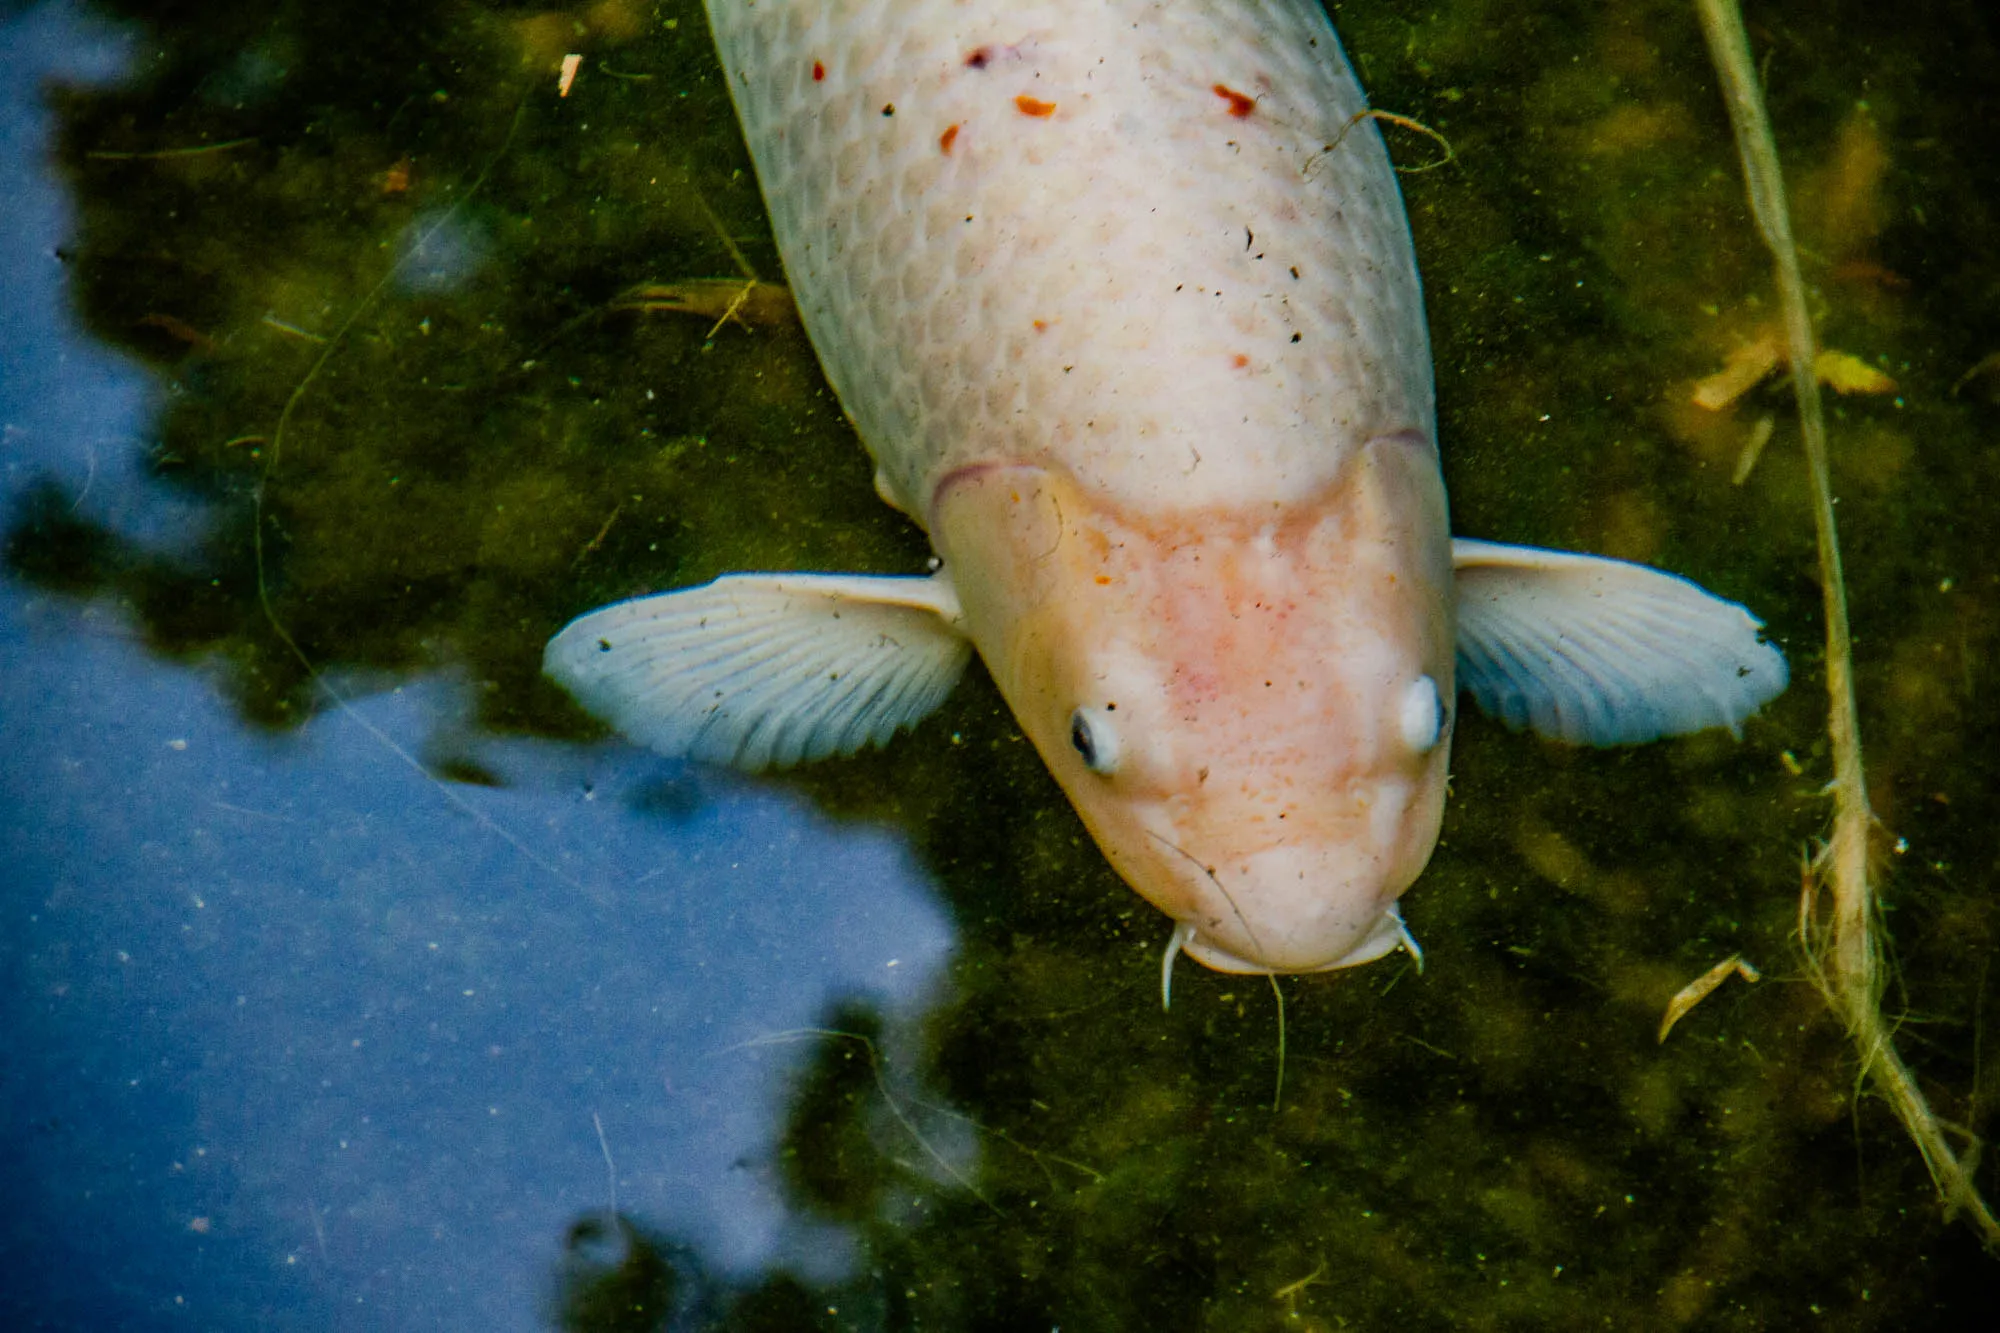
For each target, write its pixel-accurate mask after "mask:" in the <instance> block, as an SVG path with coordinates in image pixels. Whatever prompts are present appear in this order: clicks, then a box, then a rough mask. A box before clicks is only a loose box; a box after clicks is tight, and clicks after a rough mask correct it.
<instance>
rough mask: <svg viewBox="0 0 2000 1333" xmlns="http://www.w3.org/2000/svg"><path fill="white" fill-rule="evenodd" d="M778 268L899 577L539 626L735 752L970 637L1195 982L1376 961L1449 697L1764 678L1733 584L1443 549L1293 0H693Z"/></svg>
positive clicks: (656, 722) (1439, 799)
mask: <svg viewBox="0 0 2000 1333" xmlns="http://www.w3.org/2000/svg"><path fill="white" fill-rule="evenodd" d="M708 11H709V21H710V24H711V26H712V27H713V29H714V31H715V37H716V43H717V46H718V47H719V49H720V52H721V57H722V67H723V69H724V71H725V73H726V75H727V78H728V82H729V91H730V94H731V96H732V97H733V98H734V99H735V103H736V110H737V113H738V115H739V117H740V118H741V120H742V123H743V131H744V135H745V137H746V138H747V139H748V141H749V146H750V152H751V156H752V157H753V158H754V159H755V162H756V166H757V174H758V178H759V181H760V183H761V184H762V186H763V191H764V199H765V202H766V204H767V205H768V207H769V209H770V215H771V226H772V230H773V232H774V234H775V236H776V239H777V243H778V248H779V251H780V252H781V254H782V256H783V258H784V263H785V269H786V273H787V275H788V277H789V280H790V283H791V287H792V291H793V292H794V294H795V295H796V297H797V300H798V305H799V310H800V313H801V315H802V316H803V318H804V321H805V326H806V329H807V331H808V333H809V334H810V335H811V338H812V342H813V345H814V347H815V348H816V349H817V351H818V353H819V357H820V362H821V364H822V365H823V366H824V367H825V370H826V374H827V378H828V380H829V381H831V383H832V385H833V388H834V389H835V391H836V392H837V393H838V394H839V396H840V401H841V403H842V404H843V405H844V406H845V408H846V410H847V412H848V414H849V415H850V416H851V417H852V418H853V421H854V424H855V426H856V428H857V429H858V431H859V433H860V436H861V439H862V441H863V443H864V444H865V445H866V446H867V448H868V450H869V452H870V453H871V454H872V455H873V457H874V460H875V463H876V468H877V471H876V478H875V482H876V489H877V491H878V492H879V493H880V494H881V496H882V498H883V499H884V500H886V501H887V502H888V503H889V504H891V505H894V506H895V507H896V508H897V509H900V510H901V511H902V512H903V513H905V514H907V515H909V516H910V517H911V518H912V519H914V520H915V521H916V522H918V523H920V524H921V525H922V526H923V527H924V528H925V529H926V531H927V532H928V533H929V535H930V538H931V542H932V544H933V546H934V548H935V550H936V552H937V554H938V555H939V556H940V557H941V558H942V565H941V567H940V568H939V569H938V570H937V572H935V573H933V574H931V575H930V576H928V577H921V576H919V577H866V576H860V575H817V574H739V575H732V576H730V577H726V578H720V579H717V580H715V581H714V582H713V583H710V584H707V585H705V586H703V587H698V588H690V589H685V590H682V591H678V592H671V593H666V594H664V595H660V596H653V597H644V598H639V599H637V600H634V601H629V602H622V603H619V604H617V605H614V606H609V607H605V608H603V609H601V610H598V611H595V612H592V613H591V614H589V615H586V616H584V617H582V618H581V619H579V620H577V621H575V622H574V623H572V624H571V625H570V626H569V627H568V628H566V629H564V630H563V632H562V633H561V634H559V635H557V636H556V637H555V638H554V639H553V640H551V641H550V643H549V645H548V651H547V656H546V659H545V663H544V665H545V669H546V670H547V672H548V673H549V675H551V676H552V677H554V678H555V679H556V680H557V681H559V682H560V683H561V684H562V685H563V686H565V687H566V688H567V689H568V690H569V691H570V692H571V693H572V694H573V695H575V697H576V698H577V699H578V700H579V701H581V702H582V703H583V704H584V706H585V707H587V708H589V709H590V710H591V711H592V712H594V713H596V714H598V715H599V716H601V717H603V718H605V719H606V720H607V721H609V722H611V723H612V724H613V725H615V726H616V727H618V728H619V730H621V731H623V732H625V733H626V734H627V735H629V736H632V737H634V738H635V739H637V740H640V741H642V742H644V743H646V744H648V745H651V746H652V747H654V748H655V749H657V750H659V751H661V752H662V753H665V754H669V755H675V756H682V757H688V758H694V759H700V760H706V761H710V762H714V763H721V764H731V765H735V766H736V767H738V768H742V769H749V770H755V769H761V768H764V767H767V766H772V765H786V764H794V763H799V762H802V761H806V760H813V759H819V758H823V757H825V756H828V755H835V754H850V753H852V752H854V751H856V750H858V749H859V748H861V747H862V746H864V745H869V744H879V743H881V742H884V741H886V740H888V739H889V738H890V737H891V736H893V735H894V734H895V733H896V731H897V730H898V729H899V728H902V727H905V726H909V725H911V724H913V723H915V722H916V721H918V720H919V719H920V718H922V717H924V716H925V715H927V714H929V713H930V712H931V711H933V710H934V709H935V708H937V707H938V705H939V704H940V703H941V702H942V701H943V699H944V698H945V696H946V695H947V694H948V693H949V692H950V690H951V688H952V686H953V684H954V683H955V682H956V680H957V679H958V677H959V675H960V673H961V672H962V671H963V670H964V668H965V665H966V663H967V661H968V660H969V658H970V656H971V653H972V651H973V650H974V649H977V650H978V652H979V655H980V657H981V658H983V659H984V660H985V663H986V666H987V669H988V670H989V671H990V672H991V673H992V675H993V679H994V681H995V682H996V683H997V684H998V686H999V688H1000V692H1001V693H1002V694H1003V695H1004V696H1005V697H1006V699H1007V702H1008V704H1009V705H1010V706H1011V707H1012V708H1013V710H1014V715H1015V717H1016V718H1017V719H1018V720H1019V722H1020V725H1021V728H1022V730H1023V731H1024V732H1025V733H1026V734H1027V736H1028V737H1029V739H1030V740H1032V741H1033V742H1034V744H1035V747H1036V748H1037V749H1038V750H1039V751H1040V753H1041V755H1042V758H1043V759H1044V760H1045V761H1046V762H1047V764H1048V766H1049V769H1050V771H1051V772H1052V773H1053V774H1054V775H1055V777H1056V780H1057V781H1058V782H1059V783H1061V784H1062V787H1063V790H1064V791H1065V792H1066V793H1067V794H1068V795H1069V798H1070V800H1071V801H1072V802H1073V803H1074V804H1075V806H1076V809H1077V812H1078V814H1080V815H1081V816H1082V818H1083V822H1084V823H1085V824H1086V825H1087V826H1088V827H1089V829H1090V831H1091V833H1092V835H1093V836H1094V837H1095V838H1096V839H1097V842H1098V845H1099V846H1100V847H1101V848H1102V849H1103V851H1104V854H1105V856H1106V857H1107V858H1108V859H1109V860H1110V862H1111V864H1112V865H1113V866H1114V867H1116V868H1117V870H1118V872H1119V874H1121V875H1122V876H1123V877H1124V878H1125V880H1126V881H1127V882H1128V883H1129V884H1131V885H1132V887H1133V888H1135V889H1136V890H1138V892H1139V893H1141V894H1142V895H1144V896H1145V897H1146V898H1147V899H1149V900H1150V901H1151V902H1153V903H1154V904H1155V905H1156V906H1158V907H1159V908H1160V909H1161V910H1162V911H1163V912H1165V913H1166V914H1167V915H1168V916H1170V917H1171V918H1173V920H1174V922H1175V923H1176V926H1175V929H1174V931H1173V935H1172V941H1171V943H1170V945H1169V949H1168V953H1167V957H1166V960H1165V966H1167V967H1170V966H1171V964H1172V961H1173V957H1174V955H1175V952H1176V951H1178V950H1179V949H1181V948H1183V947H1184V948H1185V950H1186V952H1187V953H1189V954H1190V955H1192V956H1193V957H1194V958H1195V959H1196V960H1198V961H1200V962H1202V963H1204V964H1206V965H1207V966H1209V967H1212V968H1216V969H1219V970H1222V971H1226V972H1311V971H1319V970H1323V969H1328V968H1337V967H1348V966H1352V965H1354V964H1357V963H1364V962H1367V961H1369V960H1371V959H1374V958H1378V957H1381V956H1382V955H1383V954H1385V953H1387V952H1389V951H1390V950H1392V949H1394V948H1396V947H1397V946H1398V945H1399V944H1403V945H1407V946H1409V947H1411V948H1412V950H1414V947H1415V946H1414V942H1413V941H1412V940H1411V939H1410V937H1409V934H1408V933H1407V932H1406V931H1405V930H1404V928H1403V924H1402V919H1401V917H1400V915H1399V914H1398V912H1397V908H1396V902H1397V899H1398V897H1399V896H1400V895H1401V894H1402V892H1403V891H1404V890H1405V889H1406V888H1408V887H1409V886H1410V883H1411V882H1412V881H1413V880H1414V879H1416V877H1417V874H1418V872H1419V871H1421V870H1422V869H1423V867H1424V864H1425V862H1426V861H1427V860H1428V859H1429V858H1430V854H1431V850H1432V847H1433V846H1434V845H1435V843H1436V841H1437V835H1438V827H1439V823H1440V820H1441V818H1442V815H1443V807H1444V796H1445V773H1446V763H1447V757H1448V755H1449V752H1450V748H1451V733H1452V724H1453V704H1454V702H1455V700H1456V698H1457V696H1458V693H1459V691H1461V690H1463V691H1465V692H1467V693H1469V694H1470V695H1471V696H1472V697H1473V699H1474V700H1475V701H1477V702H1478V703H1479V705H1480V706H1481V707H1482V708H1483V709H1485V710H1486V711H1487V712H1489V713H1492V714H1494V715H1496V716H1498V717H1499V718H1501V719H1502V720H1503V721H1505V722H1506V723H1507V724H1508V725H1509V726H1512V727H1516V728H1520V727H1528V728H1531V729H1533V730H1535V731H1537V732H1539V733H1541V734H1543V735H1545V736H1552V737H1558V738H1560V739H1562V740H1565V741H1569V742H1572V743H1581V744H1591V745H1614V744H1626V743H1632V742H1638V741H1646V740H1651V739H1654V738H1656V737H1660V736H1667V735H1673V734H1678V733H1683V732H1691V731H1697V730H1700V729H1702V728H1706V727H1727V728H1729V729H1731V730H1732V731H1735V730H1736V729H1737V728H1738V727H1739V726H1740V724H1741V723H1742V721H1743V719H1744V718H1745V717H1747V716H1748V715H1749V714H1751V713H1753V712H1754V711H1756V709H1757V708H1759V707H1760V706H1761V705H1762V704H1764V703H1765V702H1766V701H1767V700H1769V699H1771V698H1772V697H1773V696H1775V695H1776V694H1777V693H1778V692H1779V691H1780V690H1782V689H1783V688H1784V687H1785V683H1786V668H1785V662H1784V658H1783V657H1782V656H1781V655H1780V654H1779V652H1778V651H1777V649H1776V648H1774V647H1772V646H1771V645H1769V644H1767V643H1765V642H1763V641H1762V640H1761V639H1760V638H1759V635H1758V630H1759V628H1760V626H1759V622H1758V621H1756V620H1755V619H1753V618H1752V617H1751V616H1750V615H1749V613H1748V612H1746V611H1745V610H1744V609H1743V608H1742V607H1740V606H1737V605H1735V604H1734V603H1731V602H1725V601H1723V600H1721V599H1719V598H1716V597H1714V596H1712V595H1710V594H1709V593H1707V592H1704V591H1703V590H1702V589H1700V588H1698V587H1696V586H1695V585H1694V584H1692V583H1689V582H1686V581H1684V580H1682V579H1679V578H1676V577H1674V576H1672V575H1669V574H1665V573H1661V572H1659V571H1657V570H1653V569H1648V568H1645V567H1643V566H1639V565H1632V564H1627V563H1624V562H1621V561H1616V560H1607V559H1599V558H1595V557H1591V556H1585V555H1571V554H1564V553H1559V552H1553V551H1542V550H1533V549H1529V548H1524V547H1518V546H1500V545H1495V544H1493V543H1490V542H1480V541H1467V540H1463V539H1460V540H1456V541H1454V540H1453V539H1452V537H1451V536H1450V529H1449V527H1448V525H1447V520H1446V510H1445V492H1444V483H1443V479H1442V476H1441V474H1440V472H1439V468H1438V455H1437V443H1436V418H1435V413H1434V408H1433V400H1432V385H1431V357H1430V346H1429V341H1428V337H1427V335H1426V331H1425V325H1424V314H1423V298H1422V290H1421V288H1420V286H1419V284H1418V279H1417V268H1416V260H1415V256H1414V254H1413V252H1412V249H1411V244H1410V232H1409V225H1408V221H1407V219H1406V218H1405V216H1404V212H1403V204H1402V198H1401V195H1400V193H1399V191H1398V189H1397V185H1396V178H1395V175H1394V173H1393V171H1392V169H1391V167H1390V165H1389V159H1388V156H1387V154H1386V152H1385V151H1384V149H1383V146H1382V142H1381V139H1380V136H1379V135H1378V134H1377V133H1376V131H1375V128H1374V124H1373V122H1372V121H1367V120H1361V121H1357V120H1356V116H1357V115H1358V113H1360V112H1362V111H1363V110H1365V108H1366V103H1365V102H1364V100H1363V97H1362V92H1361V89H1360V86H1359V85H1358V84H1357V83H1356V81H1355V78H1354V74H1353V72H1352V71H1351V70H1350V69H1349V68H1348V65H1347V62H1346V59H1345V57H1344V56H1343V55H1342V53H1341V49H1340V45H1339V41H1338V39H1337V38H1336V37H1335V36H1334V32H1333V28H1332V26H1331V25H1330V24H1329V22H1328V20H1327V17H1326V15H1325V13H1324V12H1323V11H1322V9H1321V7H1320V5H1319V4H1317V3H1315V2H1314V0H1088V2H1087V3H1077V0H1061V2H1060V3H1038V2H1035V0H1029V2H1027V3H1020V2H1009V3H1001V0H708Z"/></svg>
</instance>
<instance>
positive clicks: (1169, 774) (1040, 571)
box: [931, 436, 1453, 972]
mask: <svg viewBox="0 0 2000 1333" xmlns="http://www.w3.org/2000/svg"><path fill="white" fill-rule="evenodd" d="M931 517H932V533H933V536H934V537H935V538H936V539H937V540H938V544H939V550H940V552H941V553H942V554H943V555H944V557H945V560H946V563H947V566H948V567H949V568H950V570H951V571H952V577H953V579H954V582H955V584H956V586H957V588H958V590H959V593H960V597H961V600H962V602H963V604H964V607H965V613H966V619H967V624H968V626H969V628H970V629H971V631H972V633H973V637H974V640H975V642H977V643H978V645H979V648H980V652H981V654H982V655H983V656H984V657H985V659H986V661H987V665H988V667H989V669H990V670H991V671H992V673H993V675H994V678H995V680H996V681H997V682H998V683H999V685H1000V688H1001V691H1002V693H1004V694H1005V695H1006V697H1007V700H1008V702H1009V704H1010V705H1011V706H1012V707H1013V709H1014V712H1015V715H1016V717H1017V718H1018V719H1019V721H1020V722H1021V725H1022V728H1023V730H1024V731H1025V732H1026V733H1027V734H1028V736H1029V737H1030V739H1032V740H1033V741H1034V743H1035V745H1036V747H1037V748H1038V749H1039V750H1040V752H1041V754H1042V756H1043V758H1044V760H1045V761H1046V762H1047V763H1048V765H1049V768H1050V770H1051V772H1053V773H1054V774H1055V776H1056V778H1057V780H1058V781H1059V782H1060V783H1061V784H1062V786H1063V788H1064V790H1065V791H1066V792H1067V793H1068V795H1069V796H1070V799H1071V800H1072V802H1073V803H1074V804H1075V806H1076V808H1077V811H1078V813H1079V814H1080V815H1081V816H1082V818H1083V821H1084V823H1085V824H1086V825H1087V826H1088V827H1089V828H1090V831H1091V833H1092V834H1093V836H1094V837H1095V838H1096V839H1097V842H1098V844H1099V846H1100V847H1101V848H1102V849H1103V850H1104V853H1105V855H1106V857H1107V858H1108V859H1109V860H1110V861H1111V863H1112V864H1113V865H1114V866H1115V867H1116V868H1117V869H1118V871H1119V873H1120V874H1121V875H1123V876H1124V877H1125V879H1126V880H1127V882H1129V883H1130V884H1131V885H1132V886H1133V887H1134V888H1135V889H1137V890H1138V891H1139V892H1140V893H1141V894H1142V895H1144V896H1145V897H1146V898H1148V899H1149V900H1150V901H1152V902H1153V903H1154V904H1155V905H1157V906H1158V907H1160V908H1161V909H1162V910H1163V911H1165V912H1166V913H1167V914H1168V915H1170V916H1172V917H1173V918H1174V919H1175V920H1177V921H1182V922H1187V923H1190V924H1192V925H1193V926H1194V928H1195V934H1194V936H1193V937H1192V939H1191V940H1190V941H1189V944H1188V952H1189V953H1190V954H1192V955H1193V956H1194V957H1195V958H1197V959H1198V960H1199V961H1201V962H1204V963H1207V964H1208V965H1210V966H1212V967H1218V968H1221V969H1223V970H1233V971H1279V972H1304V971H1315V970H1319V969H1322V968H1327V967H1335V966H1342V965H1346V964H1348V963H1352V962H1362V961H1366V960H1367V958H1370V957H1375V956H1378V955H1379V954H1380V953H1381V952H1383V951H1385V950H1386V949H1387V948H1388V947H1392V946H1393V943H1394V936H1393V935H1390V936H1388V937H1386V938H1387V941H1388V942H1387V943H1386V944H1383V943H1380V942H1381V941H1382V940H1383V939H1384V938H1385V937H1384V936H1383V933H1382V931H1383V926H1384V922H1385V917H1384V913H1385V912H1386V911H1387V909H1388V908H1389V907H1390V906H1391V905H1392V904H1393V903H1394V902H1395V900H1396V898H1397V896H1398V895H1399V894H1401V893H1402V891H1403V890H1404V889H1405V888H1407V887H1408V886H1409V884H1410V883H1411V881H1413V880H1414V879H1415V878H1416V876H1417V874H1418V872H1419V871H1421V870H1422V868H1423V866H1424V863H1425V862H1426V861H1427V860H1428V859H1429V856H1430V852H1431V848H1432V847H1433V845H1434V844H1435V842H1436V839H1437V830H1438V825H1439V822H1440V820H1441V818H1442V812H1443V799H1444V776H1445V767H1446V762H1447V755H1448V752H1449V749H1450V730H1451V703H1452V700H1453V679H1452V636H1453V621H1452V607H1453V600H1452V595H1451V569H1450V545H1449V537H1448V535H1447V530H1446V525H1445V513H1444V492H1443V486H1442V482H1441V481H1440V480H1439V478H1438V475H1437V468H1436V461H1435V456H1434V455H1433V454H1432V453H1431V451H1430V447H1429V445H1428V443H1427V442H1425V441H1423V440H1421V439H1417V438H1415V437H1410V436H1392V437H1388V438H1386V439H1382V440H1377V441H1372V442H1370V443H1369V444H1367V445H1365V446H1363V447H1362V448H1361V449H1359V450H1357V451H1356V452H1355V454H1354V456H1353V458H1352V460H1351V462H1350V464H1349V466H1348V467H1346V468H1345V469H1344V470H1343V471H1342V473H1341V474H1340V475H1339V476H1338V477H1337V478H1336V479H1335V481H1334V482H1332V483H1331V484H1329V485H1328V486H1327V487H1325V488H1324V489H1323V490H1322V491H1321V492H1320V493H1318V494H1316V495H1314V496H1311V497H1309V498H1308V499H1306V500H1304V501H1302V502H1298V503H1292V504H1286V505H1282V506H1272V507H1269V508H1267V509H1261V510H1259V511H1258V512H1252V513H1245V512H1240V511H1236V510H1228V511H1214V510H1204V511H1199V512H1191V513H1186V512H1184V513H1175V514H1170V515H1165V516H1159V515H1146V516H1138V515H1133V514H1130V513H1125V512H1120V511H1118V510H1116V509H1115V508H1113V507H1112V506H1109V505H1107V504H1104V503H1101V502H1100V501H1099V500H1097V499H1096V498H1095V497H1093V496H1092V495H1091V494H1090V493H1088V492H1087V491H1086V490H1085V489H1084V488H1083V487H1081V486H1080V485H1078V484H1077V483H1076V482H1075V481H1073V480H1072V479H1070V478H1069V477H1067V476H1066V475H1062V474H1058V473H1055V472H1051V471H1047V470H1044V469H1040V468H1032V467H994V468H988V469H977V470H968V471H967V472H966V473H965V474H963V475H961V476H958V477H955V478H951V479H947V481H946V482H945V483H944V484H943V485H942V486H940V488H939V492H938V495H937V497H936V499H935V500H934V503H933V506H932V516H931ZM1378 944H1380V947H1377V945H1378ZM1371 950H1372V952H1371Z"/></svg>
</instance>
